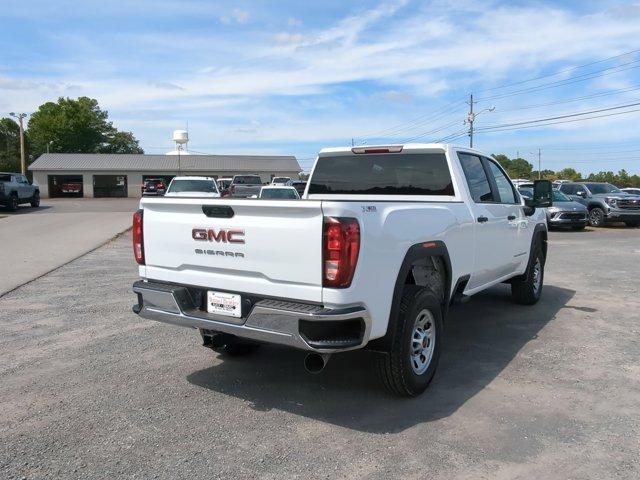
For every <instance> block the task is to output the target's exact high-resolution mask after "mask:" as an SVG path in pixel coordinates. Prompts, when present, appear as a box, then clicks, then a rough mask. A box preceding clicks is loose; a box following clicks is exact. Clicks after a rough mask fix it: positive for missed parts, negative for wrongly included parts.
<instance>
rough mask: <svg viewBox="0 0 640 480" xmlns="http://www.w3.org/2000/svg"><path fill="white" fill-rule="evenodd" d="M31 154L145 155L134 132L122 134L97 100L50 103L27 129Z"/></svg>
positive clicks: (39, 109)
mask: <svg viewBox="0 0 640 480" xmlns="http://www.w3.org/2000/svg"><path fill="white" fill-rule="evenodd" d="M27 134H28V137H29V140H30V145H31V153H32V154H33V156H34V157H36V158H37V157H38V156H39V155H41V154H42V153H44V152H46V151H47V145H49V146H50V151H51V152H61V153H97V152H101V151H105V150H106V151H115V152H117V153H141V152H142V150H141V149H140V146H139V145H138V142H137V141H136V140H135V138H134V137H133V135H132V134H131V133H130V132H118V130H117V129H116V128H115V127H114V126H113V125H112V123H111V122H109V115H108V112H106V111H105V110H101V109H100V107H99V106H98V101H97V100H95V99H93V98H88V97H79V98H78V99H75V100H74V99H71V98H64V97H60V98H58V101H57V102H47V103H44V104H42V105H40V107H39V108H38V110H37V111H36V112H35V113H34V114H33V115H31V118H29V123H28V126H27Z"/></svg>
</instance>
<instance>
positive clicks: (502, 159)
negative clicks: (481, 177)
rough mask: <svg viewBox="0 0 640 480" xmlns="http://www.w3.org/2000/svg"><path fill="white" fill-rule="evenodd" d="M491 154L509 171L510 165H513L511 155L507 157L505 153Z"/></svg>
mask: <svg viewBox="0 0 640 480" xmlns="http://www.w3.org/2000/svg"><path fill="white" fill-rule="evenodd" d="M491 156H492V157H493V158H494V159H496V160H497V161H498V163H499V164H500V166H501V167H502V168H504V169H505V170H506V171H507V172H508V171H509V167H510V166H511V159H510V158H509V157H507V156H506V155H504V154H503V153H498V154H495V153H494V154H493V155H491Z"/></svg>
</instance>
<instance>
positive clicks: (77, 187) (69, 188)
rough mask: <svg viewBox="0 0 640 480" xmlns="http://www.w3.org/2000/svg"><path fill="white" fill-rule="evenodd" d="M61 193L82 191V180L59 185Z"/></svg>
mask: <svg viewBox="0 0 640 480" xmlns="http://www.w3.org/2000/svg"><path fill="white" fill-rule="evenodd" d="M60 190H61V191H62V193H80V192H82V182H65V183H63V184H62V185H60Z"/></svg>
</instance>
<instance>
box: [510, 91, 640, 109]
mask: <svg viewBox="0 0 640 480" xmlns="http://www.w3.org/2000/svg"><path fill="white" fill-rule="evenodd" d="M637 90H640V85H637V86H634V87H628V88H621V89H618V90H611V91H607V92H600V93H594V94H592V95H584V96H581V97H573V98H569V99H566V100H558V101H554V102H547V103H538V104H536V105H524V106H521V107H514V108H507V109H503V108H501V109H500V112H515V111H518V110H529V109H532V108H539V107H549V106H553V105H562V104H565V103H572V102H577V101H580V100H588V99H591V98H600V97H608V96H611V95H617V94H619V93H628V92H634V91H637Z"/></svg>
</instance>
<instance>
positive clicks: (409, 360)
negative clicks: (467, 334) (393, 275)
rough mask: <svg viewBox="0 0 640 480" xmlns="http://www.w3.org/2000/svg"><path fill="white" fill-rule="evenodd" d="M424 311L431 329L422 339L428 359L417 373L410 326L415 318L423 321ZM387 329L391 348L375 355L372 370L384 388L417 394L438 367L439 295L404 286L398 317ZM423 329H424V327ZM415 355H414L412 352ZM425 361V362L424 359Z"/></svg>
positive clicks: (429, 380) (440, 316) (419, 288)
mask: <svg viewBox="0 0 640 480" xmlns="http://www.w3.org/2000/svg"><path fill="white" fill-rule="evenodd" d="M425 311H428V314H427V316H426V319H427V322H429V323H430V327H429V328H432V329H433V335H432V336H431V338H430V339H426V338H423V340H422V342H423V343H422V345H423V346H424V345H425V343H424V342H427V346H430V347H429V348H430V349H431V351H430V354H429V355H430V358H429V359H427V358H426V357H425V362H424V363H423V364H422V367H425V365H426V369H425V370H424V371H421V373H417V371H416V369H415V368H414V367H415V364H414V363H413V360H414V358H416V357H415V356H414V355H413V353H414V351H413V345H414V342H418V340H415V338H416V337H414V334H417V332H415V329H414V327H415V326H416V323H417V321H418V320H419V319H422V320H424V318H425V317H422V315H425V313H424V312H425ZM390 328H392V329H393V331H389V332H388V334H389V335H391V347H390V351H389V352H387V353H380V354H378V355H377V357H376V370H377V373H378V376H379V377H380V380H381V381H382V383H383V385H384V386H385V387H386V389H387V390H388V391H389V392H391V393H393V394H395V395H399V396H402V397H415V396H417V395H420V394H421V393H422V392H424V390H425V389H426V388H427V387H428V386H429V383H430V382H431V380H432V378H433V375H434V374H435V372H436V368H437V367H438V361H439V360H440V353H441V350H442V336H443V327H442V305H441V303H440V299H439V297H438V296H437V295H436V294H435V293H434V292H433V291H431V290H430V289H427V288H422V287H418V286H415V285H408V286H406V287H405V289H404V292H403V295H402V299H401V301H400V311H399V313H398V318H397V319H396V321H395V322H394V324H393V325H392V326H390ZM425 330H426V329H425ZM416 355H417V354H416ZM427 360H428V361H427Z"/></svg>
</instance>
